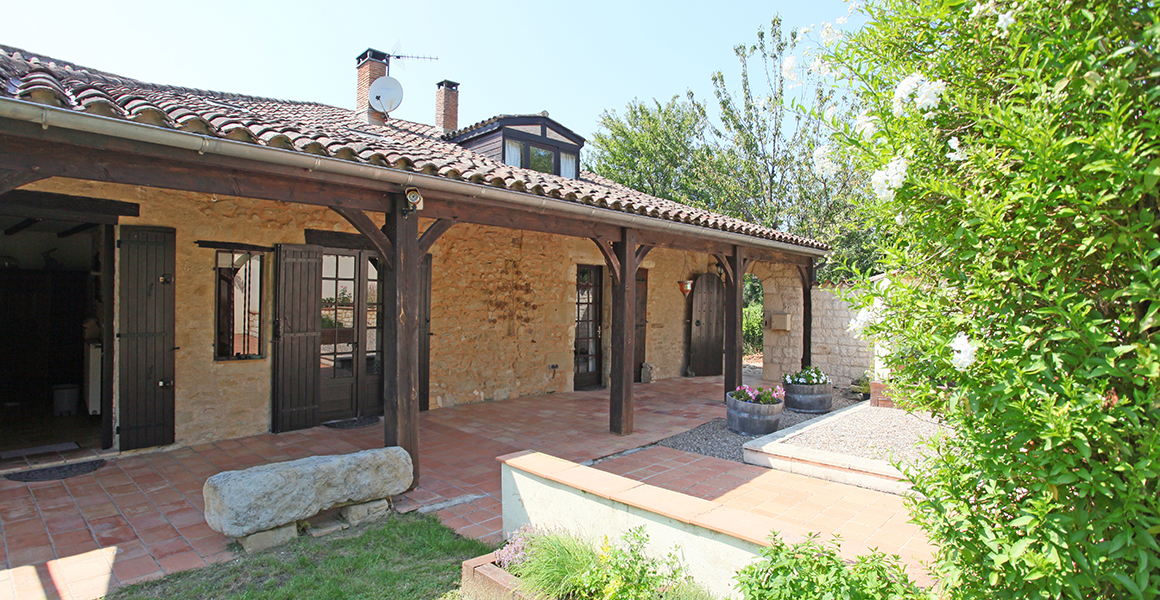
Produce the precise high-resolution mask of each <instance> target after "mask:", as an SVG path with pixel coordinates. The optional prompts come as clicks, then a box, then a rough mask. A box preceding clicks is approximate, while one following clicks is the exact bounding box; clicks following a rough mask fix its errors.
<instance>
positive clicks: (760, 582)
mask: <svg viewBox="0 0 1160 600" xmlns="http://www.w3.org/2000/svg"><path fill="white" fill-rule="evenodd" d="M770 542H771V544H770V545H769V546H768V547H766V548H765V549H764V550H762V551H761V559H760V560H758V561H757V562H755V563H752V564H750V565H749V566H747V567H745V568H744V569H741V571H739V572H738V573H737V588H738V589H739V590H741V592H742V594H743V597H744V598H745V600H813V599H817V600H822V599H830V598H843V599H846V600H887V599H891V600H910V599H920V598H927V596H926V594H925V593H924V592H923V591H922V590H920V589H919V588H918V587H917V586H915V585H914V583H913V582H911V581H910V579H909V578H907V576H906V572H905V571H904V570H903V568H902V566H901V565H900V564H899V563H898V560H897V557H895V558H891V557H888V556H886V555H885V554H882V553H880V552H874V553H872V554H869V555H865V556H860V557H858V560H857V561H856V562H855V563H854V564H853V565H851V566H849V567H847V566H846V564H845V563H844V562H843V560H842V557H841V556H839V555H838V544H837V542H831V543H829V544H822V543H819V542H818V540H817V537H816V535H815V536H810V537H809V538H807V539H806V540H804V541H802V542H799V543H797V544H792V545H790V544H786V543H785V542H784V541H783V540H781V539H780V538H777V537H773V538H771V539H770Z"/></svg>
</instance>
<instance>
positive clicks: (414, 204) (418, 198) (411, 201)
mask: <svg viewBox="0 0 1160 600" xmlns="http://www.w3.org/2000/svg"><path fill="white" fill-rule="evenodd" d="M403 193H404V194H405V195H406V198H407V205H406V206H404V207H403V214H404V215H405V214H407V213H411V212H414V211H417V210H423V194H420V193H419V188H413V187H409V188H407V189H406V190H405V191H404V192H403Z"/></svg>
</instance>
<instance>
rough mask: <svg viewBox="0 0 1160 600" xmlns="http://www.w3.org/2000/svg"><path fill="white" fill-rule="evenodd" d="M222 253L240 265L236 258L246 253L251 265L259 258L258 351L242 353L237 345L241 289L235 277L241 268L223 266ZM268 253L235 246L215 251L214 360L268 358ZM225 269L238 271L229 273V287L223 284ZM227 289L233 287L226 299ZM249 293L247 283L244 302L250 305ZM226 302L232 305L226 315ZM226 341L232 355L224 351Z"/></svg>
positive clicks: (243, 297) (247, 262)
mask: <svg viewBox="0 0 1160 600" xmlns="http://www.w3.org/2000/svg"><path fill="white" fill-rule="evenodd" d="M222 254H228V255H230V256H231V261H232V262H234V263H235V264H236V260H237V259H236V257H237V256H239V255H244V256H246V257H248V258H246V265H247V266H248V265H249V264H251V261H252V260H253V259H254V258H257V259H258V274H257V284H258V290H257V294H258V298H257V300H258V336H257V337H258V341H257V348H254V349H253V350H256V352H250V353H242V352H239V351H238V348H236V347H235V345H234V342H235V339H234V321H233V317H234V313H233V306H234V303H235V301H236V296H235V292H236V291H237V290H236V288H235V287H234V285H233V281H234V277H236V276H237V271H240V270H241V269H229V268H227V267H222V266H219V262H220V260H221V255H222ZM266 254H267V253H266V252H265V251H264V250H255V249H236V248H235V249H220V248H219V249H216V251H215V252H214V264H213V271H214V292H213V293H214V318H213V323H214V328H213V332H214V340H213V359H214V361H235V360H262V359H265V358H267V353H266V352H265V351H264V350H265V347H266V345H265V342H266V316H267V315H266V312H267V309H266V305H265V297H264V295H265V288H266V286H265V282H264V281H263V279H264V277H265V271H266ZM224 271H234V273H231V274H230V275H229V277H230V285H229V287H228V288H225V287H224V285H223V284H224V278H225V276H226V274H225V273H224ZM223 289H229V297H228V298H226V299H223V298H222V291H223ZM249 294H250V286H249V285H246V286H245V291H244V293H243V296H242V302H243V303H244V304H245V305H246V306H247V307H248V306H249V300H250V298H249ZM223 301H224V302H228V304H229V306H230V307H231V309H230V312H229V314H228V315H224V314H222V307H223ZM247 310H248V308H247ZM227 317H228V320H227ZM223 327H225V328H226V330H227V331H228V333H223V329H222V328H223ZM223 344H228V350H229V354H225V353H223V350H225V348H224V347H223Z"/></svg>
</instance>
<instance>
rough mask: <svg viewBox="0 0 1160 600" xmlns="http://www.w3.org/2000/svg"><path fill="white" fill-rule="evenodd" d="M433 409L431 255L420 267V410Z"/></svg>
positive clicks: (425, 257) (427, 256)
mask: <svg viewBox="0 0 1160 600" xmlns="http://www.w3.org/2000/svg"><path fill="white" fill-rule="evenodd" d="M430 408H431V255H430V254H428V255H426V256H424V257H423V262H422V263H420V265H419V410H429V409H430Z"/></svg>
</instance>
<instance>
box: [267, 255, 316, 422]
mask: <svg viewBox="0 0 1160 600" xmlns="http://www.w3.org/2000/svg"><path fill="white" fill-rule="evenodd" d="M274 261H275V263H276V264H275V270H274V276H275V284H274V294H275V295H274V344H273V346H274V348H273V360H274V369H273V371H274V381H273V413H274V418H273V430H274V432H275V433H277V432H280V431H293V430H295V429H306V428H308V427H314V426H316V425H318V424H319V418H318V417H319V397H320V394H319V374H318V370H319V360H320V358H321V356H320V355H321V352H320V343H321V342H322V247H321V246H298V245H287V244H283V245H279V246H278V247H277V248H276V249H275V251H274Z"/></svg>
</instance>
